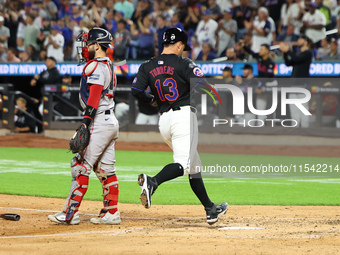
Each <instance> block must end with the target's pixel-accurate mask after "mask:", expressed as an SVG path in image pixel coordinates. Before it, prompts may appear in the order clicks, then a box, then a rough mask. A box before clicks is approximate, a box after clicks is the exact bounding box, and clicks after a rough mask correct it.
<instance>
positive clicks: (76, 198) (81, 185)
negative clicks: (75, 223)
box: [65, 174, 89, 222]
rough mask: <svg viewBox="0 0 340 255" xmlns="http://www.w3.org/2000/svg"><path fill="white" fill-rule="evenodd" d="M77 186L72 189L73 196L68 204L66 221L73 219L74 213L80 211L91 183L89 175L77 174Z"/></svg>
mask: <svg viewBox="0 0 340 255" xmlns="http://www.w3.org/2000/svg"><path fill="white" fill-rule="evenodd" d="M76 182H77V184H78V185H77V186H76V188H75V189H74V190H73V191H72V193H71V196H70V198H69V202H68V205H67V209H66V211H65V213H66V222H68V221H71V220H72V217H73V215H74V214H75V213H76V212H77V211H78V209H79V206H80V203H81V201H82V200H83V197H84V195H85V193H86V191H87V188H88V184H89V177H88V176H87V175H81V174H79V175H77V176H76Z"/></svg>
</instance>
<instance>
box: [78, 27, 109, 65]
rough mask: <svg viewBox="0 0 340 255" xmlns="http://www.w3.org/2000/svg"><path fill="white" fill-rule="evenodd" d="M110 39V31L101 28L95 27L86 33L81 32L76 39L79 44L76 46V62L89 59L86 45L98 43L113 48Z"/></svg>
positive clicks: (83, 61) (84, 61) (81, 62)
mask: <svg viewBox="0 0 340 255" xmlns="http://www.w3.org/2000/svg"><path fill="white" fill-rule="evenodd" d="M112 39H113V38H112V35H111V33H110V32H109V31H107V30H105V29H103V28H98V27H95V28H92V29H91V30H90V31H89V32H88V33H84V32H81V33H80V34H79V35H78V37H77V39H76V41H77V42H80V46H77V56H78V63H79V64H83V63H86V62H88V61H89V57H88V56H89V55H88V49H87V46H88V45H90V44H93V43H98V44H100V45H102V46H103V47H105V48H107V49H108V48H110V49H113V48H114V47H113V45H112V44H111V43H112Z"/></svg>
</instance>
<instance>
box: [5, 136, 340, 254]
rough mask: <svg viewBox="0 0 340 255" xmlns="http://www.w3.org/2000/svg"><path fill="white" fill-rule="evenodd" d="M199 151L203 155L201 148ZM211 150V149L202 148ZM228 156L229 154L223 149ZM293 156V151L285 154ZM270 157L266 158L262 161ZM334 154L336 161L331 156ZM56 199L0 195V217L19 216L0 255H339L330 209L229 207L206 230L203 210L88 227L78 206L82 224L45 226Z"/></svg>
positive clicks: (10, 139)
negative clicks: (6, 214)
mask: <svg viewBox="0 0 340 255" xmlns="http://www.w3.org/2000/svg"><path fill="white" fill-rule="evenodd" d="M42 144H44V147H48V148H67V147H68V140H58V139H51V138H45V137H43V136H39V135H12V136H2V137H0V146H1V147H5V146H13V147H16V146H25V147H42ZM117 149H118V150H119V149H120V150H123V149H124V150H131V149H133V150H157V151H169V149H168V148H167V147H166V146H165V145H163V144H139V143H122V142H120V143H117ZM201 149H202V148H201ZM204 149H205V150H208V149H209V150H212V148H207V147H205V148H204ZM224 149H225V150H226V151H224V152H227V151H228V148H224ZM293 149H294V150H295V151H292V150H293ZM229 150H230V153H238V154H266V155H295V156H297V155H304V156H306V154H308V155H307V156H312V155H314V156H328V157H335V156H338V155H339V148H335V147H332V148H326V147H325V148H323V149H321V148H320V147H317V148H313V147H308V148H306V147H304V148H296V147H294V148H291V147H285V146H281V147H279V146H277V147H275V146H274V147H268V146H267V147H266V146H264V147H263V148H260V149H259V147H258V146H256V147H255V146H253V147H252V146H232V147H230V148H229ZM269 152H270V153H269ZM336 154H337V155H336ZM63 203H64V200H63V199H55V198H40V197H25V196H10V195H0V213H18V214H20V215H21V220H20V221H18V222H14V221H8V220H3V219H0V254H6V255H7V254H62V253H66V254H68V253H69V254H71V253H72V254H73V253H75V254H82V255H83V254H85V255H86V254H89V255H90V254H91V255H92V254H101V255H102V254H294V253H295V254H339V253H340V210H339V207H335V206H334V207H331V206H313V207H312V206H235V205H230V207H229V210H228V212H227V214H226V215H224V216H223V217H221V219H220V221H219V222H218V223H217V224H215V225H213V226H209V225H208V224H207V223H206V222H205V219H204V210H203V208H202V206H196V205H190V206H188V205H181V206H180V205H167V206H162V205H153V206H152V207H151V208H150V209H148V210H146V209H144V208H143V207H142V206H141V205H133V204H119V210H120V212H121V216H122V223H121V224H120V225H116V226H102V225H100V226H97V225H93V224H91V223H90V218H91V217H94V216H95V215H96V214H97V213H98V211H99V210H100V208H101V206H102V204H101V203H100V202H98V201H86V200H85V201H84V202H83V203H82V206H81V210H80V211H81V213H82V214H81V215H80V219H81V222H80V224H79V225H76V226H66V225H57V224H54V223H52V222H49V221H48V220H47V215H49V214H54V213H55V212H57V211H58V210H59V209H60V208H62V206H63Z"/></svg>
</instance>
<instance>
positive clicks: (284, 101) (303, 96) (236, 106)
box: [201, 84, 312, 127]
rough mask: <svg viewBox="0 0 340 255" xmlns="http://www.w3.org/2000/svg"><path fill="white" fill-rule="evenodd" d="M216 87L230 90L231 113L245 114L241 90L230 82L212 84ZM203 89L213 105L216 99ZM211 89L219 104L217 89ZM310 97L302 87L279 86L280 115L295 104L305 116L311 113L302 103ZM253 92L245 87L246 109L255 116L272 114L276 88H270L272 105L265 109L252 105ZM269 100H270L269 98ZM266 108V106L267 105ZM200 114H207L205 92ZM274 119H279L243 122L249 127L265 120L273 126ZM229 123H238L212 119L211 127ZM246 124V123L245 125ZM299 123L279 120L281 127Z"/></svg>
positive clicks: (231, 124) (307, 91)
mask: <svg viewBox="0 0 340 255" xmlns="http://www.w3.org/2000/svg"><path fill="white" fill-rule="evenodd" d="M214 87H215V88H216V89H218V90H221V91H226V90H228V91H230V93H231V95H232V98H233V103H232V105H233V115H238V116H242V115H245V114H246V112H245V96H244V93H243V91H242V90H241V89H240V88H239V87H237V86H235V85H230V84H216V85H215V86H214ZM202 90H204V91H205V92H206V93H207V94H208V95H210V97H212V99H213V101H214V103H215V105H216V104H217V103H216V100H215V98H214V97H213V95H212V94H211V93H209V92H208V91H207V90H205V89H202ZM211 90H212V91H214V93H215V94H216V96H217V97H218V99H219V101H220V103H221V105H222V102H221V98H220V96H219V95H218V93H217V91H216V90H215V89H214V88H212V87H211ZM289 94H298V95H299V97H298V98H289ZM310 99H311V93H310V91H309V90H307V89H304V88H297V87H287V88H285V87H282V88H281V102H280V103H281V115H282V116H287V111H286V108H287V105H295V106H296V107H297V109H298V110H299V111H301V113H302V114H303V115H305V116H310V115H312V114H311V113H310V112H309V111H308V109H307V108H306V107H305V106H304V105H303V104H305V103H308V102H309V100H310ZM254 101H255V100H254V93H253V88H252V87H248V88H247V106H248V109H249V111H250V113H252V114H254V115H256V116H268V115H270V114H273V113H274V112H275V111H276V110H277V106H278V88H273V89H272V100H271V101H272V105H271V107H270V108H269V109H266V110H259V109H255V107H254V104H255V102H254ZM269 101H270V100H269ZM267 108H268V106H267ZM201 114H202V115H207V95H206V94H202V95H201ZM276 121H279V119H265V120H261V119H259V118H258V119H251V120H248V123H245V121H244V122H243V124H244V126H249V127H262V126H264V125H265V122H267V123H270V122H271V126H272V127H274V124H275V122H276ZM289 121H290V122H292V123H293V124H291V125H286V124H285V123H288V122H289ZM256 122H259V124H256V125H255V124H254V123H256ZM228 123H229V124H230V126H231V127H232V126H233V124H234V125H236V124H237V126H239V124H240V123H233V121H232V120H231V121H228V120H227V119H214V120H213V127H216V126H219V125H226V124H228ZM247 124H248V125H247ZM298 124H299V123H298V121H297V120H294V119H285V120H281V125H282V126H283V127H295V126H297V125H298Z"/></svg>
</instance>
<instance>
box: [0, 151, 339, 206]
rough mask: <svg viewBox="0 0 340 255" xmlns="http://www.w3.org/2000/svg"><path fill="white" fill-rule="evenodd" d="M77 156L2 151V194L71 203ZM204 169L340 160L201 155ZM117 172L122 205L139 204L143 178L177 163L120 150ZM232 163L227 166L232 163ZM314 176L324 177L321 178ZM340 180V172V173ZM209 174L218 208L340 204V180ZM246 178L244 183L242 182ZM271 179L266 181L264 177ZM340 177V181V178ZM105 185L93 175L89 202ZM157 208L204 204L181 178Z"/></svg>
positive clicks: (163, 155)
mask: <svg viewBox="0 0 340 255" xmlns="http://www.w3.org/2000/svg"><path fill="white" fill-rule="evenodd" d="M72 157H73V154H71V153H67V150H64V149H37V148H1V147H0V193H1V194H17V195H29V196H43V197H59V198H66V196H67V194H68V191H69V187H70V183H71V173H70V166H69V165H70V164H69V162H70V161H71V159H72ZM201 157H202V162H203V163H204V164H212V165H216V162H218V163H219V164H222V165H223V164H224V165H227V164H230V165H235V166H237V167H240V166H241V165H249V166H250V165H260V164H263V165H264V164H272V165H280V164H283V165H290V164H296V165H300V164H303V165H304V164H306V163H309V164H319V163H320V164H323V163H325V164H328V165H330V164H332V165H333V166H334V165H336V164H340V161H339V159H337V158H315V157H313V158H308V157H275V156H258V155H254V156H249V155H219V154H201ZM116 159H117V163H116V168H117V176H118V180H119V189H120V195H119V196H120V197H119V201H120V202H122V203H139V194H140V187H139V186H138V185H137V175H138V174H139V173H141V172H144V173H146V174H150V175H154V174H156V173H157V172H158V171H159V170H160V169H162V167H163V166H164V165H166V164H167V163H171V162H172V154H171V153H168V152H140V151H117V152H116ZM226 162H227V164H226ZM314 175H316V176H318V175H317V174H316V173H314ZM339 175H340V173H339ZM230 176H232V175H230V174H225V173H223V174H219V175H216V174H214V175H209V174H206V175H205V177H209V178H204V182H205V184H206V189H207V192H208V194H209V196H210V197H211V199H212V200H213V201H215V202H217V203H219V202H223V201H227V202H228V203H230V204H256V205H340V199H339V195H338V194H339V193H340V180H339V179H321V178H309V179H305V178H301V177H304V175H303V176H298V175H297V176H296V178H268V176H269V175H260V174H257V175H256V177H258V178H245V177H249V175H248V176H247V175H235V176H234V177H237V178H227V177H230ZM239 177H242V178H239ZM263 177H265V178H263ZM339 177H340V176H339ZM101 193H102V189H101V184H100V182H99V181H98V179H97V178H96V176H95V174H94V173H92V174H91V177H90V184H89V189H88V192H87V193H86V195H85V199H88V200H101V199H102V196H101ZM153 204H199V201H198V199H197V198H196V197H195V195H194V194H193V192H192V191H191V188H190V185H189V181H188V177H187V176H185V177H181V178H178V179H176V180H172V181H170V182H166V183H164V184H162V185H161V186H160V188H159V189H157V191H156V192H155V194H154V196H153Z"/></svg>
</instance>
